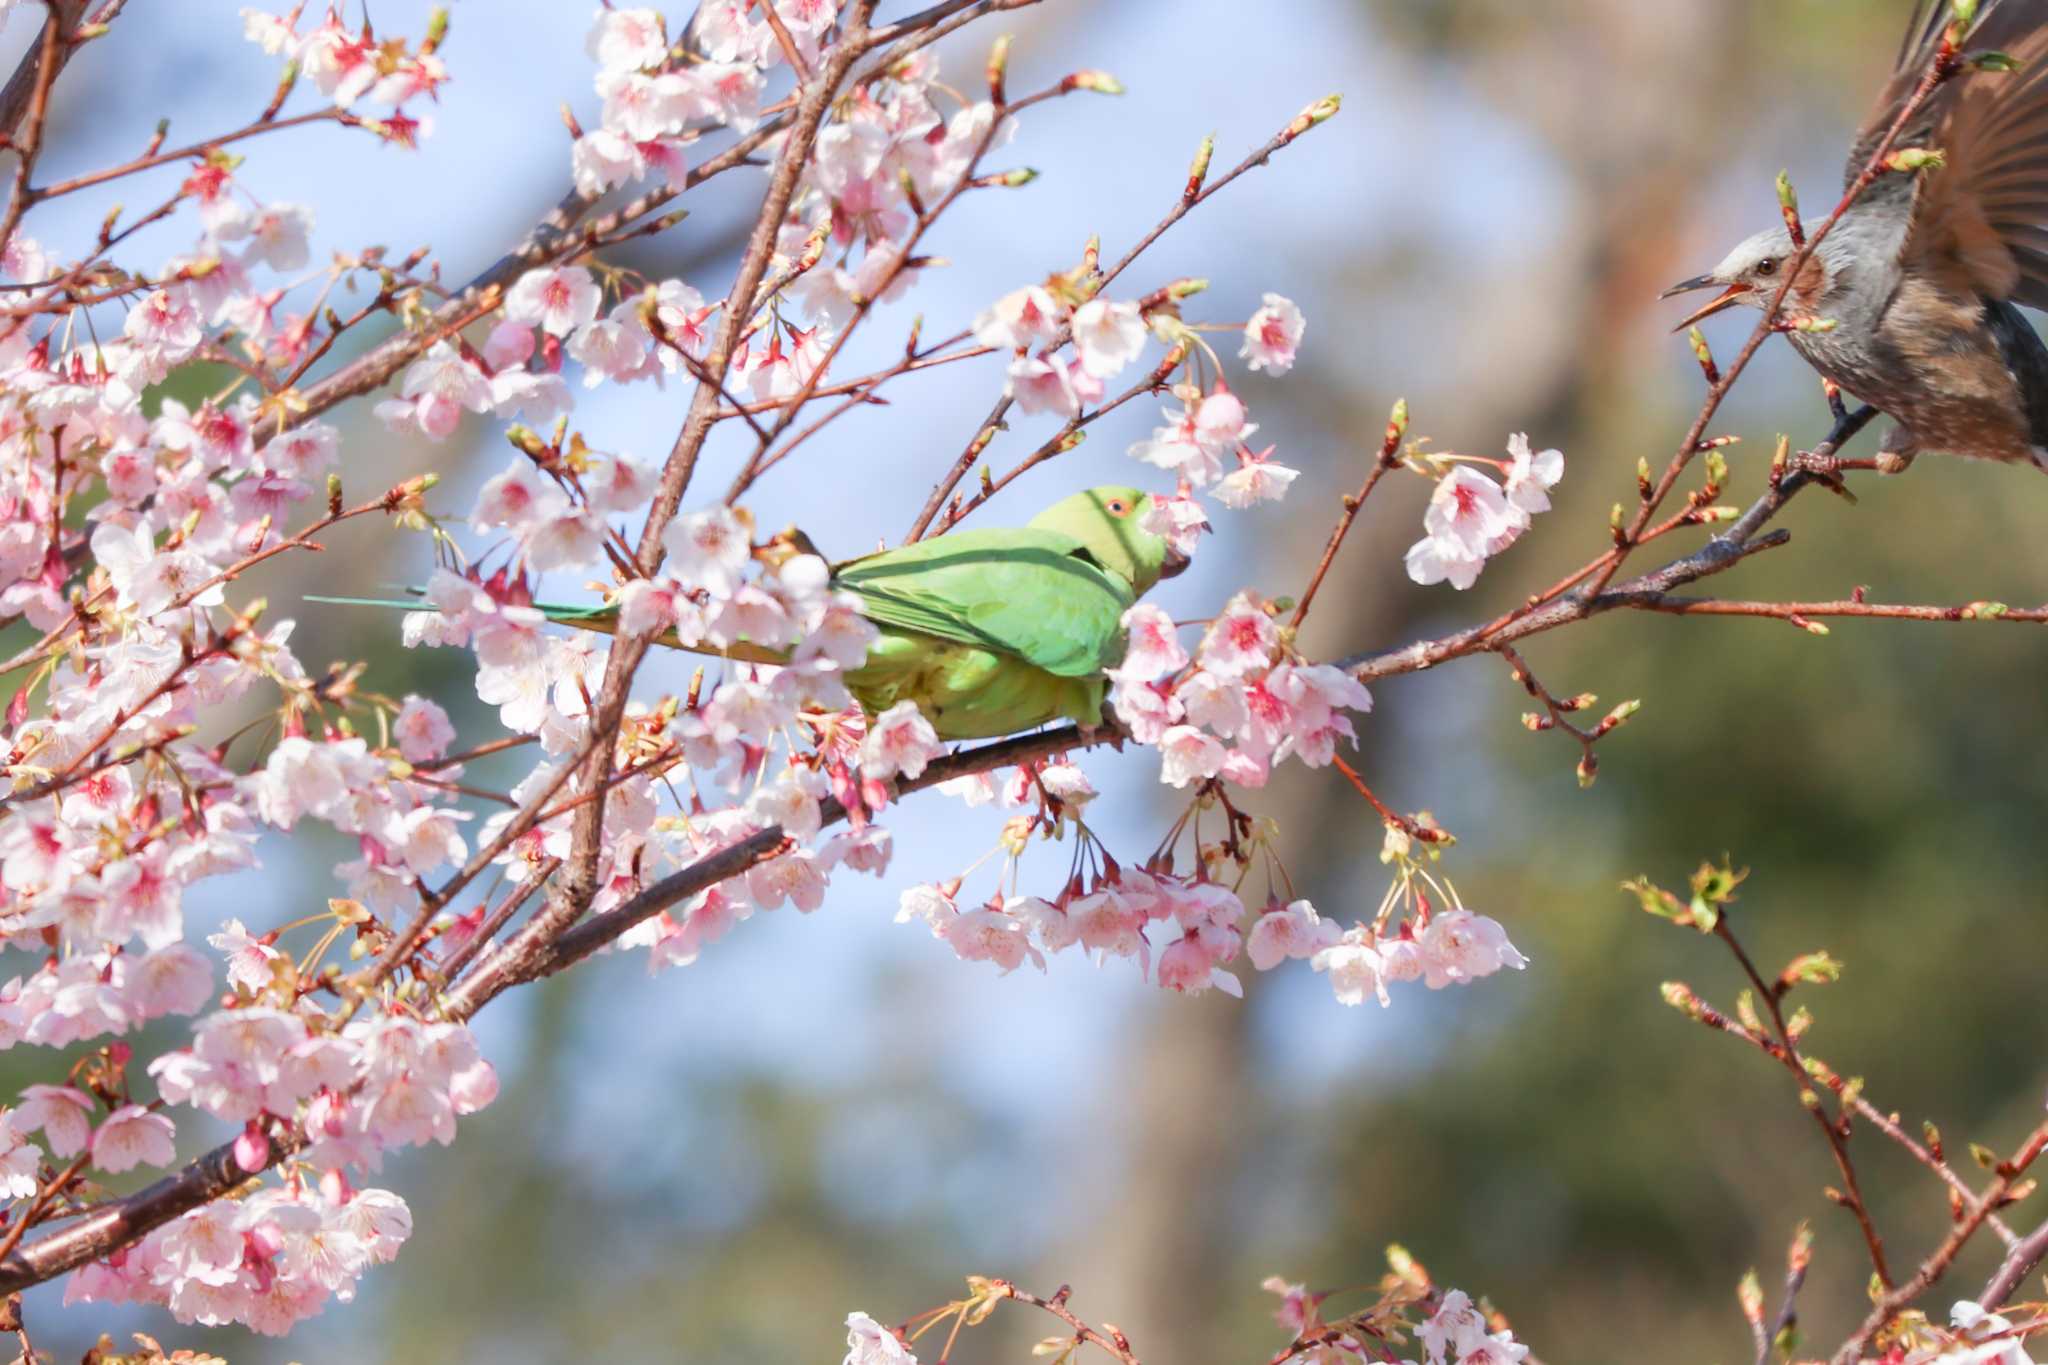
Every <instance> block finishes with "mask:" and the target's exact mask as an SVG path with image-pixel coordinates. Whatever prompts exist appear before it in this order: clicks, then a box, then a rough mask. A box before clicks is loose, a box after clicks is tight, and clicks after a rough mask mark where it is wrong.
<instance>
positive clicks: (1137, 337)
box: [1073, 299, 1146, 379]
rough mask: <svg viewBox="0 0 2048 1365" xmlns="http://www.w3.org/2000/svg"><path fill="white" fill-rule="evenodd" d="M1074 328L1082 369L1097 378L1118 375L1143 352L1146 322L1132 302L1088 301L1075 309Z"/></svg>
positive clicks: (1075, 344) (1075, 342) (1075, 343)
mask: <svg viewBox="0 0 2048 1365" xmlns="http://www.w3.org/2000/svg"><path fill="white" fill-rule="evenodd" d="M1073 327H1074V346H1075V348H1076V349H1077V350H1078V351H1079V352H1080V354H1081V367H1082V368H1083V369H1084V370H1086V371H1087V372H1088V373H1089V374H1091V375H1093V376H1094V377H1095V378H1097V379H1109V378H1111V377H1113V376H1115V375H1117V374H1119V373H1121V372H1122V370H1123V369H1124V367H1125V366H1127V365H1129V364H1130V363H1131V362H1132V361H1133V360H1136V359H1137V358H1138V353H1139V352H1140V351H1142V350H1144V349H1145V335H1146V333H1145V320H1144V319H1143V318H1142V317H1140V316H1139V315H1138V305H1137V304H1135V303H1111V302H1110V301H1109V300H1107V299H1090V300H1089V301H1088V302H1086V303H1084V304H1082V305H1081V306H1080V307H1079V308H1076V309H1075V310H1074V321H1073Z"/></svg>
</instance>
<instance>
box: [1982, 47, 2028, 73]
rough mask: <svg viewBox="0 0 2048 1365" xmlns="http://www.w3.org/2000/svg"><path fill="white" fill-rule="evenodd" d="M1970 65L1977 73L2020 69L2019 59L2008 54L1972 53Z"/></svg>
mask: <svg viewBox="0 0 2048 1365" xmlns="http://www.w3.org/2000/svg"><path fill="white" fill-rule="evenodd" d="M1970 65H1971V66H1973V67H1975V68H1977V70H1979V71H1996V72H2007V71H2017V70H2019V69H2020V60H2019V58H2017V57H2015V56H2013V55H2012V54H2011V53H2009V52H1992V51H1988V50H1987V51H1984V52H1972V53H1971V54H1970Z"/></svg>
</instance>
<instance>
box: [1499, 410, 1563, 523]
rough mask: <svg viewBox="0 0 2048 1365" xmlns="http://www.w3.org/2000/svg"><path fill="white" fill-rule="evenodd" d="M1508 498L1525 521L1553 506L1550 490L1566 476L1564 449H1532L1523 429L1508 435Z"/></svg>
mask: <svg viewBox="0 0 2048 1365" xmlns="http://www.w3.org/2000/svg"><path fill="white" fill-rule="evenodd" d="M1508 457H1509V461H1510V463H1509V465H1508V479H1507V498H1508V502H1509V504H1510V505H1511V506H1512V507H1513V508H1514V509H1515V510H1516V511H1519V512H1520V513H1521V514H1522V518H1521V519H1522V521H1524V522H1525V523H1526V522H1527V520H1528V518H1529V517H1530V516H1532V515H1534V514H1535V513H1537V512H1548V511H1549V510H1550V490H1551V489H1553V488H1555V487H1556V486H1557V483H1558V480H1560V479H1562V478H1563V477H1564V452H1563V451H1560V450H1531V449H1530V448H1529V438H1528V437H1527V436H1526V435H1524V434H1523V433H1522V432H1519V431H1518V432H1516V433H1515V434H1514V435H1512V436H1510V437H1508Z"/></svg>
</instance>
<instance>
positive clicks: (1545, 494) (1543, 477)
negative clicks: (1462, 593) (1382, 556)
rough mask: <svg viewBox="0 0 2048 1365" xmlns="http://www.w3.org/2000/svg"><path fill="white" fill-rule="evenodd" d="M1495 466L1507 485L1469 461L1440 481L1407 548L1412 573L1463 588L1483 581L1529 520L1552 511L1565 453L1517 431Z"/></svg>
mask: <svg viewBox="0 0 2048 1365" xmlns="http://www.w3.org/2000/svg"><path fill="white" fill-rule="evenodd" d="M1486 463H1489V464H1494V465H1497V466H1498V467H1499V468H1500V470H1501V473H1502V475H1503V476H1504V479H1505V486H1503V484H1500V483H1495V482H1494V481H1493V480H1492V479H1490V478H1488V477H1487V476H1486V475H1484V474H1482V473H1480V472H1479V470H1478V469H1476V468H1474V467H1473V465H1472V464H1471V463H1470V462H1459V463H1455V464H1453V465H1452V466H1451V467H1450V470H1449V471H1448V472H1447V473H1445V474H1444V475H1443V476H1442V477H1441V478H1439V479H1438V480H1437V484H1436V490H1435V491H1434V492H1433V493H1431V494H1430V497H1429V509H1428V510H1427V511H1426V512H1424V513H1423V516H1422V529H1423V537H1422V539H1421V540H1418V541H1416V542H1415V544H1413V545H1412V546H1410V547H1409V549H1408V576H1409V577H1410V578H1412V579H1414V580H1415V581H1416V582H1417V583H1421V584H1424V585H1428V584H1431V583H1442V582H1445V581H1448V582H1449V583H1450V585H1451V586H1452V587H1454V588H1458V589H1460V590H1462V589H1465V588H1469V587H1471V586H1472V585H1473V584H1474V583H1476V582H1478V581H1479V571H1480V570H1481V569H1483V568H1485V567H1486V561H1487V560H1488V559H1490V558H1492V557H1493V556H1494V555H1497V554H1499V553H1500V552H1501V551H1502V550H1505V549H1507V548H1508V546H1510V545H1512V544H1514V543H1515V541H1516V540H1518V539H1520V538H1521V534H1522V532H1524V531H1526V530H1528V529H1529V524H1530V519H1531V518H1532V517H1534V516H1535V514H1536V513H1538V512H1548V511H1549V510H1550V490H1551V489H1552V488H1555V487H1556V486H1557V481H1558V480H1559V479H1561V478H1563V477H1564V456H1563V454H1562V453H1560V452H1558V451H1555V450H1532V449H1530V447H1529V438H1528V437H1527V436H1524V435H1522V434H1521V433H1519V432H1517V433H1516V434H1515V435H1513V436H1510V437H1509V438H1508V458H1507V459H1506V460H1505V461H1498V460H1493V461H1487V462H1486Z"/></svg>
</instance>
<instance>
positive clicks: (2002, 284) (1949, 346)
mask: <svg viewBox="0 0 2048 1365" xmlns="http://www.w3.org/2000/svg"><path fill="white" fill-rule="evenodd" d="M1959 8H1960V7H1959ZM1955 16H1956V10H1954V9H1951V6H1950V2H1949V0H1932V3H1926V0H1923V2H1922V3H1921V4H1920V6H1919V7H1918V9H1917V10H1916V12H1915V14H1914V17H1913V22H1912V24H1911V25H1910V26H1909V27H1908V28H1907V30H1906V39H1905V42H1904V44H1903V45H1902V47H1901V48H1900V51H1899V58H1898V63H1897V65H1896V67H1895V68H1894V70H1893V72H1892V76H1891V79H1890V80H1889V81H1888V82H1887V83H1886V85H1885V88H1884V91H1883V94H1882V95H1881V96H1880V98H1879V99H1878V102H1877V108H1876V110H1875V111H1873V113H1872V114H1871V116H1870V119H1869V120H1868V121H1867V122H1866V123H1865V124H1864V125H1863V129H1862V131H1861V132H1860V133H1859V134H1858V135H1857V138H1856V145H1855V147H1854V149H1853V150H1852V151H1851V152H1850V155H1849V168H1848V176H1847V182H1848V183H1851V184H1853V183H1854V181H1855V180H1856V179H1857V177H1858V176H1859V175H1860V174H1861V173H1862V171H1863V168H1864V166H1865V165H1866V164H1867V163H1868V162H1869V160H1870V157H1871V156H1872V154H1873V153H1874V152H1875V151H1876V149H1877V148H1878V146H1879V145H1880V144H1881V143H1882V142H1883V140H1884V135H1885V133H1886V132H1887V131H1889V130H1890V128H1891V126H1892V124H1893V122H1895V121H1896V119H1897V118H1898V116H1899V113H1900V111H1901V110H1902V109H1903V108H1904V107H1905V105H1906V104H1907V102H1908V101H1909V100H1910V98H1911V96H1912V94H1913V91H1914V89H1915V87H1916V86H1917V85H1918V84H1919V83H1920V80H1921V78H1922V77H1923V76H1924V75H1925V74H1926V73H1927V71H1928V69H1929V67H1930V65H1931V64H1932V63H1933V61H1934V60H1935V58H1936V55H1937V54H1938V53H1939V51H1940V49H1941V45H1942V43H1943V41H1944V40H1945V38H1946V36H1947V35H1948V30H1949V27H1950V25H1951V24H1952V23H1958V22H1960V21H1958V20H1957V19H1956V17H1955ZM1962 36H1963V37H1964V38H1965V40H1966V41H1967V45H1968V46H1967V51H1969V52H1971V53H1977V52H1980V51H1995V52H1999V53H2003V54H2005V55H2007V56H2009V57H2011V58H2012V59H2013V61H2014V62H2016V63H2017V69H2014V70H2001V69H1998V68H1999V67H2001V66H2003V65H2004V63H2001V62H1997V61H1995V60H1994V61H1990V62H1986V63H1983V64H1981V65H1980V64H1978V63H1975V62H1971V61H1969V60H1967V59H1966V60H1965V61H1964V62H1963V65H1962V66H1961V69H1960V70H1959V71H1958V72H1957V74H1955V75H1954V76H1953V77H1951V78H1950V79H1949V80H1948V81H1947V83H1946V84H1944V85H1942V86H1941V87H1940V88H1939V89H1938V90H1937V91H1936V92H1935V94H1934V95H1933V97H1932V98H1931V99H1929V100H1928V102H1927V103H1926V105H1925V106H1924V107H1922V108H1921V110H1920V111H1919V112H1918V113H1917V114H1916V115H1915V116H1914V118H1913V120H1912V121H1911V122H1910V123H1909V124H1908V125H1907V126H1906V128H1904V129H1903V130H1902V131H1901V133H1900V136H1899V138H1898V139H1897V141H1896V142H1895V143H1894V150H1901V149H1924V150H1930V151H1932V150H1938V151H1939V152H1941V154H1942V157H1941V161H1940V163H1939V164H1938V165H1933V166H1929V167H1927V168H1926V169H1923V170H1920V171H1919V172H1917V173H1887V174H1884V175H1881V176H1879V177H1878V179H1877V180H1876V181H1875V182H1874V183H1873V184H1872V185H1871V186H1870V187H1869V188H1868V189H1867V190H1866V191H1865V192H1864V193H1863V195H1862V196H1861V197H1860V198H1858V199H1857V201H1856V202H1855V203H1854V204H1853V205H1851V206H1850V208H1849V210H1848V211H1847V212H1846V213H1844V214H1843V215H1842V217H1841V220H1840V221H1839V222H1837V223H1836V224H1835V227H1834V229H1833V230H1832V231H1831V232H1829V233H1828V235H1827V236H1826V237H1825V238H1824V239H1822V241H1821V242H1820V244H1819V246H1818V247H1817V248H1816V249H1815V251H1814V253H1813V254H1812V255H1811V256H1810V257H1808V259H1807V260H1806V262H1805V263H1804V264H1803V265H1802V266H1801V267H1800V269H1799V272H1798V275H1797V277H1796V278H1795V279H1794V280H1793V282H1792V288H1791V291H1790V292H1789V293H1788V294H1787V295H1786V297H1785V302H1784V305H1783V308H1782V316H1784V317H1786V318H1789V319H1795V320H1797V319H1809V318H1810V319H1814V320H1817V321H1819V322H1820V323H1821V324H1822V328H1826V327H1828V326H1829V325H1830V324H1831V325H1832V330H1808V329H1803V328H1802V329H1801V330H1795V331H1791V332H1788V333H1787V334H1786V335H1787V339H1788V340H1790V341H1791V343H1792V345H1793V348H1794V349H1796V350H1797V351H1798V352H1799V353H1800V355H1802V356H1804V357H1805V358H1806V360H1807V363H1808V364H1810V365H1812V366H1813V367H1814V368H1815V369H1816V370H1819V371H1820V372H1821V374H1822V375H1823V376H1825V377H1826V378H1828V379H1830V380H1832V381H1834V382H1835V383H1836V384H1838V385H1840V386H1841V388H1842V389H1843V390H1844V391H1846V392H1848V393H1850V394H1853V395H1855V396H1856V397H1857V398H1859V399H1861V400H1863V401H1864V402H1865V403H1868V404H1870V405H1871V406H1872V407H1874V408H1876V409H1878V410H1879V411H1881V412H1883V413H1885V414H1887V415H1888V416H1890V417H1891V418H1892V419H1893V420H1894V421H1896V422H1897V423H1898V425H1897V426H1895V427H1894V428H1892V429H1891V430H1890V431H1889V432H1887V433H1886V435H1885V438H1884V440H1883V442H1882V443H1881V446H1880V454H1879V456H1878V460H1877V465H1878V468H1880V469H1882V470H1884V471H1886V472H1887V473H1897V472H1899V471H1900V470H1903V469H1904V468H1905V467H1906V466H1907V465H1908V464H1910V463H1911V462H1912V460H1913V457H1914V456H1915V455H1917V454H1919V453H1920V452H1922V451H1942V452H1947V453H1950V454H1955V455H1966V456H1970V457H1973V458H1976V459H1984V460H2004V461H2011V462H2019V461H2028V462H2031V463H2032V464H2034V465H2036V466H2037V467H2039V468H2041V469H2043V470H2048V347H2044V346H2043V345H2042V343H2041V339H2040V337H2039V336H2038V335H2037V334H2036V333H2035V331H2034V328H2033V325H2032V324H2031V323H2030V322H2029V321H2028V320H2027V317H2026V315H2025V314H2024V313H2022V312H2020V310H2019V308H2017V307H2015V306H2014V305H2016V304H2024V305H2025V306H2027V307H2029V308H2040V309H2048V0H1985V3H1983V4H1982V6H1981V7H1980V11H1979V13H1978V15H1977V17H1976V22H1975V25H1974V27H1971V28H1969V29H1968V32H1967V34H1965V35H1962ZM1794 254H1795V253H1794V247H1793V243H1792V237H1791V233H1790V230H1789V229H1788V228H1786V227H1784V226H1779V227H1776V228H1772V229H1770V230H1768V231H1765V232H1760V233H1758V234H1756V235H1755V236H1754V237H1751V238H1750V239H1749V240H1747V241H1745V242H1743V243H1742V244H1741V245H1740V246H1738V247H1736V248H1735V249H1734V250H1733V251H1731V252H1729V253H1728V257H1727V259H1725V260H1723V261H1722V262H1721V264H1720V265H1718V266H1716V267H1714V269H1713V271H1712V272H1711V273H1709V274H1706V275H1701V276H1699V277H1698V278H1697V279H1691V280H1687V281H1685V283H1683V284H1680V285H1678V286H1676V287H1675V288H1672V289H1670V290H1667V291H1666V292H1665V294H1664V295H1663V297H1665V298H1670V297H1671V296H1672V295H1674V294H1681V293H1686V292H1689V291H1692V290H1696V289H1707V288H1713V287H1717V286H1718V287H1721V288H1722V289H1723V292H1722V293H1721V294H1720V296H1719V297H1717V298H1716V299H1714V301H1713V302H1712V303H1709V304H1708V305H1707V306H1706V307H1704V308H1702V309H1700V310H1699V311H1698V312H1696V313H1694V314H1693V315H1692V316H1691V317H1689V318H1687V319H1686V320H1685V321H1684V322H1682V323H1680V324H1679V326H1680V327H1681V328H1683V327H1686V326H1689V325H1691V324H1692V323H1694V322H1697V321H1698V320H1700V319H1701V318H1704V317H1708V316H1710V315H1712V314H1714V313H1718V312H1720V311H1721V310H1722V309H1724V308H1729V307H1733V306H1735V305H1737V304H1743V305H1747V306H1749V307H1753V308H1764V307H1767V306H1768V305H1769V303H1770V301H1771V298H1772V297H1773V295H1774V294H1775V293H1776V292H1777V289H1778V287H1779V285H1780V284H1782V283H1783V277H1782V275H1781V273H1780V272H1781V270H1782V269H1783V268H1784V267H1785V266H1786V264H1787V263H1788V262H1789V261H1790V259H1791V257H1792V256H1793V255H1794Z"/></svg>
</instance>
